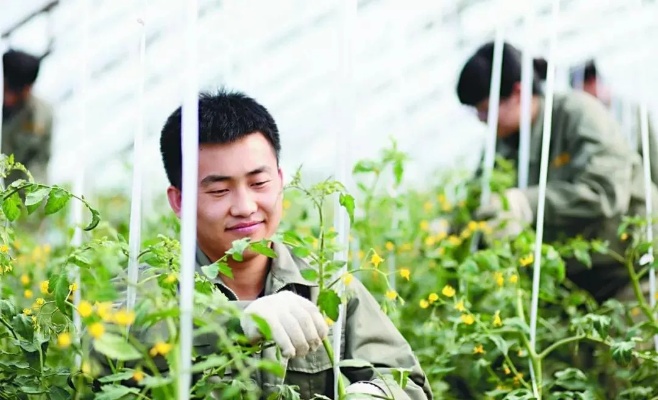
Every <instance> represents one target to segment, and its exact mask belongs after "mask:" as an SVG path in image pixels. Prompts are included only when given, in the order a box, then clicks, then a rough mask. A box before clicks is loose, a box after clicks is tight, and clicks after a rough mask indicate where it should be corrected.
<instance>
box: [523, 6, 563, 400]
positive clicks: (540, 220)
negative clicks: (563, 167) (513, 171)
mask: <svg viewBox="0 0 658 400" xmlns="http://www.w3.org/2000/svg"><path fill="white" fill-rule="evenodd" d="M559 13H560V1H559V0H553V6H552V13H551V14H552V16H551V19H552V21H551V36H550V42H549V43H550V44H549V53H548V58H547V62H548V75H547V79H546V100H545V104H544V127H543V134H542V147H541V163H540V167H539V202H538V205H537V229H536V231H537V236H536V238H535V252H534V265H533V271H532V300H531V305H530V347H531V349H532V351H533V352H536V345H537V319H538V313H539V282H540V279H541V247H542V242H543V239H544V215H545V211H546V184H547V177H548V156H549V147H550V144H551V129H552V122H553V97H554V92H555V65H554V63H555V48H556V42H557V29H558V23H559ZM530 374H531V378H532V390H533V392H534V395H535V397H537V398H538V399H541V388H540V387H538V385H537V381H538V379H539V378H541V377H537V376H536V374H541V371H535V370H534V366H533V364H532V362H531V363H530Z"/></svg>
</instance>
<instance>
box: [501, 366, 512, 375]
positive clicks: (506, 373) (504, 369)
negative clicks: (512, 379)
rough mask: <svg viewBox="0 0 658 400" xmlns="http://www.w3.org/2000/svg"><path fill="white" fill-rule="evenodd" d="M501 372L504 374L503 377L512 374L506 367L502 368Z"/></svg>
mask: <svg viewBox="0 0 658 400" xmlns="http://www.w3.org/2000/svg"><path fill="white" fill-rule="evenodd" d="M503 372H504V373H505V375H509V374H511V373H512V371H511V370H510V369H509V367H508V366H507V365H505V366H504V367H503Z"/></svg>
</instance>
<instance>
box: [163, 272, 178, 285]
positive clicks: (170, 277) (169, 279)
mask: <svg viewBox="0 0 658 400" xmlns="http://www.w3.org/2000/svg"><path fill="white" fill-rule="evenodd" d="M164 281H165V283H174V282H176V274H175V273H173V272H172V273H170V274H168V275H167V277H166V278H165V280H164Z"/></svg>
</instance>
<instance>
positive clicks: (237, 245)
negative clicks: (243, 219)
mask: <svg viewBox="0 0 658 400" xmlns="http://www.w3.org/2000/svg"><path fill="white" fill-rule="evenodd" d="M249 240H250V239H249V238H248V237H246V238H243V239H238V240H234V241H233V244H232V246H231V248H230V249H229V250H228V251H227V252H226V254H229V255H231V257H233V259H234V260H235V261H242V260H243V257H242V253H244V252H245V250H247V247H249Z"/></svg>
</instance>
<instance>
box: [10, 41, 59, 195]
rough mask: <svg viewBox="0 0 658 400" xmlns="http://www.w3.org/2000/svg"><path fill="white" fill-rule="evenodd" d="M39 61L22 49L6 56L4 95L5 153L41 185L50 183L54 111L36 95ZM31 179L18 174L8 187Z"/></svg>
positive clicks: (14, 175)
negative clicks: (35, 85)
mask: <svg viewBox="0 0 658 400" xmlns="http://www.w3.org/2000/svg"><path fill="white" fill-rule="evenodd" d="M40 64H41V61H40V59H39V58H37V57H35V56H33V55H31V54H28V53H25V52H23V51H19V50H8V51H7V52H6V53H5V54H3V56H2V67H3V74H4V95H3V103H2V149H1V151H2V153H3V154H6V155H11V154H13V155H14V160H15V161H17V162H19V163H21V164H23V165H24V166H25V167H26V168H27V169H28V171H30V173H31V174H32V176H33V177H34V180H35V181H36V182H39V183H48V174H47V171H48V163H49V162H50V155H51V139H52V127H53V111H52V108H51V106H50V105H49V104H48V103H47V102H45V101H44V100H43V99H41V98H39V97H37V96H36V95H35V94H34V92H33V86H34V83H35V82H36V80H37V77H38V76H39V68H40ZM21 178H23V179H25V178H27V176H26V175H25V174H24V173H22V172H20V171H14V172H13V173H12V174H10V176H9V177H7V179H5V185H9V184H10V183H11V182H13V181H15V180H17V179H21Z"/></svg>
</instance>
